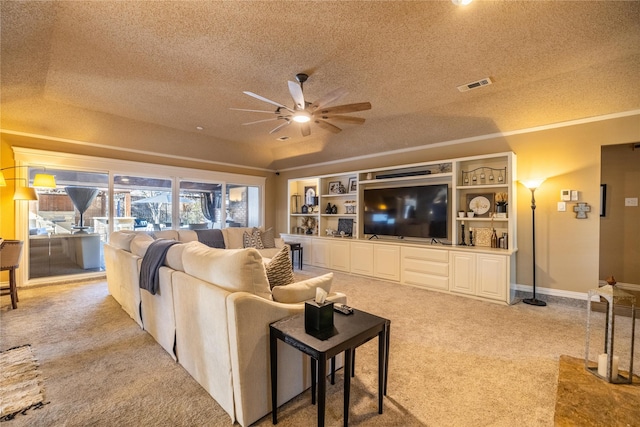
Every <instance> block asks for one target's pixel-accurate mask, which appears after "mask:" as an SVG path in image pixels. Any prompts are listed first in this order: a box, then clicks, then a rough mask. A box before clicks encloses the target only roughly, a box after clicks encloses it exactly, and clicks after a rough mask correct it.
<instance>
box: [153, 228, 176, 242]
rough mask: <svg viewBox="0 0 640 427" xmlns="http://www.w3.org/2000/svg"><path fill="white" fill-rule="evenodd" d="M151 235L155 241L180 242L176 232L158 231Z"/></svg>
mask: <svg viewBox="0 0 640 427" xmlns="http://www.w3.org/2000/svg"><path fill="white" fill-rule="evenodd" d="M153 235H154V236H155V237H156V239H167V240H180V235H179V234H178V231H177V230H160V231H154V232H153Z"/></svg>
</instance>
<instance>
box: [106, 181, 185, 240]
mask: <svg viewBox="0 0 640 427" xmlns="http://www.w3.org/2000/svg"><path fill="white" fill-rule="evenodd" d="M171 184H172V180H170V179H164V178H150V177H142V176H133V175H114V176H113V204H114V205H113V206H114V210H113V216H114V223H113V230H114V231H118V230H149V231H151V230H156V231H159V230H163V229H165V228H172V220H171V217H172V214H171V212H172V210H171V209H172V206H173V203H172V202H173V200H172V197H171Z"/></svg>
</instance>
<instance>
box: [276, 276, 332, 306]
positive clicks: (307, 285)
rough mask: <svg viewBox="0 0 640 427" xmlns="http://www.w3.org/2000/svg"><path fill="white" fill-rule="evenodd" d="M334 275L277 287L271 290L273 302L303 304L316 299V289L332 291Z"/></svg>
mask: <svg viewBox="0 0 640 427" xmlns="http://www.w3.org/2000/svg"><path fill="white" fill-rule="evenodd" d="M332 282H333V273H327V274H324V275H322V276H318V277H313V278H311V279H307V280H303V281H301V282H296V283H291V284H290V285H285V286H276V287H275V288H273V289H272V290H271V293H272V295H273V300H274V301H277V302H284V303H296V302H303V301H307V300H310V299H314V298H315V297H316V288H322V289H324V290H325V291H327V293H329V292H330V291H331V284H332Z"/></svg>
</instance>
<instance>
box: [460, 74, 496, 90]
mask: <svg viewBox="0 0 640 427" xmlns="http://www.w3.org/2000/svg"><path fill="white" fill-rule="evenodd" d="M491 83H493V82H492V81H491V79H490V78H489V77H487V78H484V79H482V80H478V81H476V82H471V83H467V84H466V85H462V86H458V90H459V91H460V92H466V91H468V90H471V89H477V88H479V87H482V86H488V85H490V84H491Z"/></svg>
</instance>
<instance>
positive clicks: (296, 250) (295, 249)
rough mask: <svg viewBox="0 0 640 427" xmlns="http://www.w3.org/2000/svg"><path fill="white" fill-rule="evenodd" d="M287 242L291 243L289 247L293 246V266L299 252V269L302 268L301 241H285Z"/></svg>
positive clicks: (292, 266)
mask: <svg viewBox="0 0 640 427" xmlns="http://www.w3.org/2000/svg"><path fill="white" fill-rule="evenodd" d="M285 244H286V245H289V247H290V248H291V268H294V264H293V261H294V259H295V255H296V254H297V256H298V269H300V270H302V244H300V243H287V242H285Z"/></svg>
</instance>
